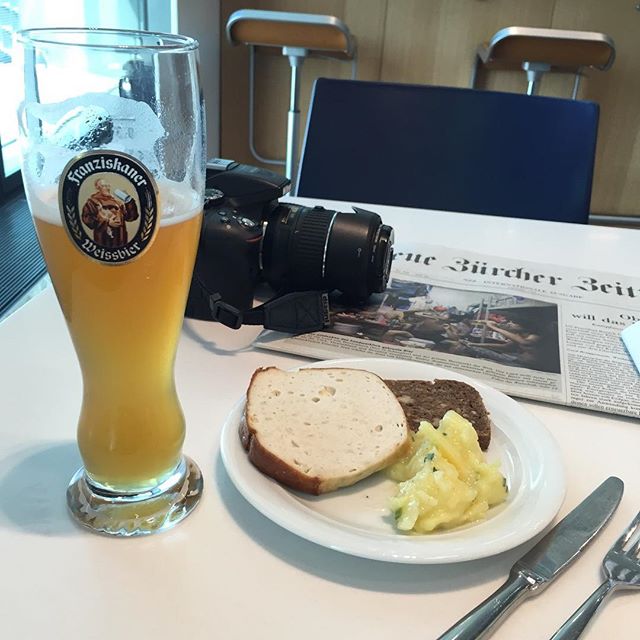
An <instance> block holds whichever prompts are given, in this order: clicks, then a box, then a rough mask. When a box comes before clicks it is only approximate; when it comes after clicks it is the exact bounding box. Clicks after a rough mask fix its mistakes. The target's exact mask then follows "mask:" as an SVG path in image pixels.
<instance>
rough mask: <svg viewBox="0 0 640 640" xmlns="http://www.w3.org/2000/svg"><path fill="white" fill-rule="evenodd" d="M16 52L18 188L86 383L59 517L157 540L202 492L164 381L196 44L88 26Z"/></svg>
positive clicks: (198, 128) (36, 40)
mask: <svg viewBox="0 0 640 640" xmlns="http://www.w3.org/2000/svg"><path fill="white" fill-rule="evenodd" d="M19 41H20V44H21V45H22V53H23V56H22V60H21V62H22V63H23V67H24V68H23V75H24V79H25V83H24V91H25V93H24V100H23V102H22V103H21V105H20V108H19V112H18V115H19V127H20V144H21V151H22V179H23V183H24V187H25V193H26V195H27V199H28V200H29V206H30V208H31V213H32V215H33V220H34V223H35V226H36V231H37V233H38V238H39V240H40V245H41V247H42V253H43V254H44V258H45V262H46V264H47V267H48V270H49V275H50V276H51V280H52V282H53V286H54V288H55V291H56V295H57V297H58V301H59V303H60V307H61V309H62V312H63V314H64V317H65V319H66V322H67V326H68V328H69V333H70V335H71V339H72V341H73V345H74V347H75V351H76V354H77V356H78V361H79V363H80V368H81V371H82V381H83V396H82V407H81V410H80V417H79V422H78V426H77V429H78V445H79V449H80V453H81V455H82V460H83V463H84V464H83V466H82V467H81V468H80V469H78V470H77V471H76V472H75V474H73V477H72V478H71V481H70V483H69V486H68V487H67V492H66V496H67V506H68V508H69V512H70V513H71V515H72V516H73V518H74V519H75V520H76V521H77V522H78V523H79V524H80V525H81V526H83V527H86V528H87V529H89V530H91V531H96V532H100V533H105V534H108V535H113V536H125V537H128V536H141V535H147V534H150V533H154V532H156V531H164V530H166V529H168V528H169V527H172V526H173V525H175V524H176V523H178V522H180V521H181V520H183V519H184V518H186V517H187V515H188V514H189V513H191V512H192V511H193V509H194V508H195V507H196V505H197V504H198V502H199V500H200V497H201V495H202V487H203V478H202V472H201V471H200V469H199V467H198V465H197V464H196V463H195V462H194V461H193V460H192V459H191V458H190V457H188V456H186V455H184V453H183V452H182V444H183V441H184V437H185V420H184V415H183V413H182V408H181V406H180V402H179V400H178V395H177V393H176V385H175V381H174V374H173V369H174V360H175V354H176V348H177V345H178V338H179V335H180V330H181V327H182V319H183V317H184V310H185V305H186V300H187V295H188V292H189V288H190V285H191V277H192V271H193V266H194V263H195V254H196V250H197V247H198V240H199V236H200V226H201V223H202V210H203V206H204V189H205V164H206V162H205V146H204V145H205V127H204V110H203V103H202V96H201V91H200V87H199V83H198V76H197V69H198V43H197V42H196V41H195V40H193V39H192V38H188V37H185V36H180V35H176V34H166V33H162V34H161V33H153V32H146V31H122V30H117V29H83V28H80V29H78V28H61V29H47V28H44V29H29V30H26V31H22V32H20V34H19ZM67 76H69V77H71V78H73V82H69V83H61V82H60V81H59V78H61V77H67Z"/></svg>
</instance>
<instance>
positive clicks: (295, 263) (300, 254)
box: [291, 210, 333, 286]
mask: <svg viewBox="0 0 640 640" xmlns="http://www.w3.org/2000/svg"><path fill="white" fill-rule="evenodd" d="M332 221H333V216H332V215H328V212H327V211H324V210H323V211H313V210H312V211H306V212H305V215H303V216H301V217H300V219H299V221H298V225H297V228H296V233H295V234H294V239H293V246H292V247H291V249H292V251H291V271H292V274H291V275H292V280H294V281H297V280H303V281H304V282H309V280H313V282H314V286H321V282H320V281H321V280H322V278H323V276H324V259H325V250H326V244H327V240H328V238H327V235H328V233H329V231H330V229H331V223H332Z"/></svg>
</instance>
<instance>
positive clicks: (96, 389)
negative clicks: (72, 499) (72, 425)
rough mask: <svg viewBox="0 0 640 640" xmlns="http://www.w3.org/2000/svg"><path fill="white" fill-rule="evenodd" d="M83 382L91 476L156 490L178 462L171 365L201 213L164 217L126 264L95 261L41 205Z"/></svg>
mask: <svg viewBox="0 0 640 640" xmlns="http://www.w3.org/2000/svg"><path fill="white" fill-rule="evenodd" d="M33 215H34V221H35V224H36V229H37V232H38V238H39V240H40V244H41V246H42V251H43V254H44V256H45V260H46V262H47V266H48V268H49V273H50V275H51V279H52V282H53V285H54V287H55V290H56V294H57V296H58V299H59V301H60V305H61V307H62V311H63V313H64V316H65V319H66V321H67V324H68V327H69V331H70V333H71V338H72V340H73V344H74V346H75V349H76V352H77V355H78V359H79V362H80V367H81V369H82V375H83V381H84V394H83V403H82V411H81V414H80V422H79V425H78V444H79V446H80V452H81V454H82V458H83V460H84V464H85V468H86V470H87V472H88V474H89V477H90V478H91V480H93V481H94V482H96V483H97V484H99V485H101V486H103V487H105V488H108V489H110V490H113V491H118V490H122V489H126V490H127V491H131V490H135V489H140V490H144V489H145V488H147V487H153V486H156V485H157V484H158V483H159V482H162V480H163V479H164V478H165V477H166V476H167V475H170V474H171V472H172V471H173V470H174V469H175V468H176V465H177V464H178V462H179V460H180V456H181V448H182V443H183V440H184V432H185V428H184V417H183V415H182V410H181V408H180V404H179V402H178V397H177V395H176V390H175V384H174V379H173V364H174V358H175V350H176V345H177V341H178V335H179V332H180V328H181V325H182V318H183V315H184V307H185V302H186V297H187V293H188V290H189V283H190V280H191V272H192V269H193V263H194V259H195V252H196V247H197V242H198V237H199V233H200V224H201V219H202V215H201V212H200V213H195V214H193V213H191V214H187V215H186V216H180V217H179V218H177V220H175V221H174V219H169V220H167V221H166V222H163V221H162V220H161V222H160V228H159V230H158V233H157V236H156V238H155V240H154V242H153V244H152V245H151V247H150V248H149V249H148V250H147V251H146V252H145V253H144V254H143V255H142V256H140V257H139V258H137V259H136V260H133V261H132V262H129V263H128V264H125V265H117V266H114V265H108V264H104V263H101V262H98V261H95V260H91V259H90V258H87V256H85V255H83V254H82V253H80V252H79V251H78V249H77V248H76V247H75V246H74V245H73V243H72V242H71V241H70V240H69V238H68V237H67V233H66V232H65V230H64V229H63V227H62V225H61V224H53V223H51V222H48V221H46V220H45V219H43V217H40V215H39V212H38V210H37V208H34V210H33Z"/></svg>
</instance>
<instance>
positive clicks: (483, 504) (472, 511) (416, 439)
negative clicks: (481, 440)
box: [389, 411, 508, 533]
mask: <svg viewBox="0 0 640 640" xmlns="http://www.w3.org/2000/svg"><path fill="white" fill-rule="evenodd" d="M498 466H499V463H493V464H490V463H488V462H486V461H485V459H484V455H483V453H482V451H481V450H480V447H479V445H478V436H477V435H476V432H475V430H474V429H473V426H472V425H471V423H470V422H469V421H468V420H465V418H463V417H462V416H460V415H459V414H457V413H456V412H455V411H447V413H446V414H445V415H444V417H443V418H442V420H441V421H440V425H439V426H438V428H437V429H436V428H435V427H434V426H433V425H432V424H431V423H429V422H422V423H421V424H420V428H419V430H418V431H417V433H415V434H414V436H413V442H412V445H411V450H410V452H409V454H408V455H407V456H406V457H405V458H404V459H402V460H400V461H399V462H397V463H396V464H394V465H392V466H391V467H390V468H389V475H390V477H391V478H392V479H394V480H396V481H397V482H399V485H398V493H397V495H396V496H395V497H394V498H392V499H391V505H390V506H391V509H392V510H393V513H394V515H395V521H396V527H397V528H398V529H399V530H400V531H406V532H409V531H413V532H416V533H429V532H431V531H434V530H436V529H449V528H452V527H457V526H459V525H462V524H465V523H469V522H475V521H477V520H481V519H483V518H484V517H485V515H486V513H487V511H488V510H489V509H490V508H491V507H493V506H495V505H497V504H500V503H501V502H504V500H505V499H506V497H507V491H508V488H507V482H506V479H505V477H504V476H503V475H502V474H501V473H500V471H499V469H498Z"/></svg>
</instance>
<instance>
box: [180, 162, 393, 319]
mask: <svg viewBox="0 0 640 640" xmlns="http://www.w3.org/2000/svg"><path fill="white" fill-rule="evenodd" d="M288 188H289V180H288V179H286V178H284V177H283V176H281V175H279V174H276V173H274V172H272V171H267V170H265V169H260V168H257V167H252V166H249V165H242V164H238V163H236V162H232V161H229V160H219V159H215V160H212V161H209V162H208V163H207V179H206V191H205V206H204V220H203V225H202V232H201V236H200V244H199V247H198V253H197V257H196V264H195V267H194V274H193V280H192V284H191V290H190V292H189V298H188V301H187V309H186V315H187V316H189V317H192V318H198V319H207V320H210V319H211V317H212V315H211V296H212V295H215V296H217V298H218V299H221V300H222V301H223V302H224V303H226V304H227V305H231V306H232V307H235V309H237V310H238V311H240V312H244V311H247V310H249V309H251V307H252V306H253V299H254V294H255V291H256V288H257V286H258V285H259V284H260V282H262V281H266V282H267V283H268V284H269V285H270V286H271V287H272V288H273V289H274V290H275V291H276V292H277V293H278V294H284V293H286V292H292V291H310V290H315V291H331V290H333V289H340V290H341V291H342V292H343V293H345V294H346V295H347V296H348V297H351V298H352V299H353V300H365V299H366V298H367V297H368V296H369V294H370V293H372V292H374V291H384V289H385V288H386V285H387V281H388V277H389V270H390V266H391V258H392V255H393V251H392V246H393V230H392V229H391V227H388V226H386V225H383V224H382V221H381V219H380V217H379V216H378V215H377V214H375V213H371V212H368V211H362V210H357V211H356V212H354V213H351V212H350V213H342V212H337V211H332V210H326V209H324V208H322V207H304V206H300V205H296V204H288V203H281V202H279V198H280V197H282V196H283V195H284V194H285V193H286V192H287V191H288Z"/></svg>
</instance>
